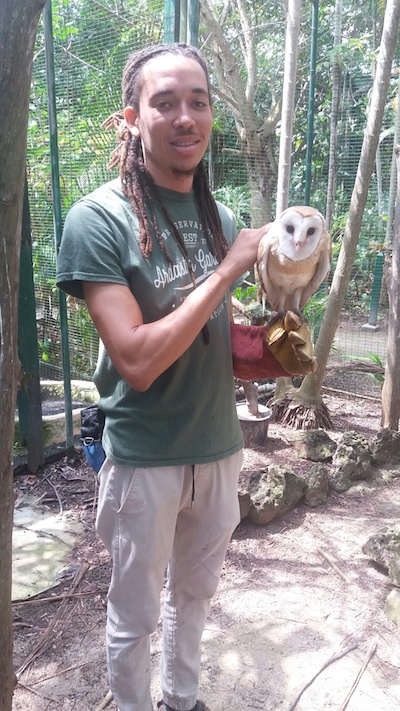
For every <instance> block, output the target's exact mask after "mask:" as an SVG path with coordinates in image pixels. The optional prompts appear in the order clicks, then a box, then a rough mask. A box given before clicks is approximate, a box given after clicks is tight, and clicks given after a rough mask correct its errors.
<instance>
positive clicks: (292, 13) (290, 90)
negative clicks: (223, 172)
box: [276, 0, 301, 217]
mask: <svg viewBox="0 0 400 711" xmlns="http://www.w3.org/2000/svg"><path fill="white" fill-rule="evenodd" d="M300 15H301V0H289V4H288V13H287V24H286V41H285V74H284V78H283V92H282V121H281V139H280V144H279V164H278V186H277V192H276V217H278V215H280V214H281V212H283V210H286V208H287V206H288V202H289V182H290V171H291V167H292V166H291V163H292V137H293V117H294V98H295V91H296V73H297V49H298V46H299V34H300Z"/></svg>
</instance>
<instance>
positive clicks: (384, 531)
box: [362, 524, 400, 587]
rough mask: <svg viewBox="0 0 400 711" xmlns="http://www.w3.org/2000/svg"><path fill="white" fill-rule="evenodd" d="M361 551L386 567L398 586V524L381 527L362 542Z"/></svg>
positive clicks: (399, 561) (399, 582) (399, 566)
mask: <svg viewBox="0 0 400 711" xmlns="http://www.w3.org/2000/svg"><path fill="white" fill-rule="evenodd" d="M362 551H363V553H365V554H366V555H368V556H370V558H372V560H374V561H375V563H378V565H381V566H382V567H383V568H386V570H387V571H388V574H389V576H390V578H391V579H392V581H393V583H394V584H395V585H398V586H399V587H400V524H393V526H385V527H384V528H381V529H380V531H378V532H377V533H375V534H374V535H373V536H371V538H369V539H368V541H367V542H366V543H364V545H363V547H362Z"/></svg>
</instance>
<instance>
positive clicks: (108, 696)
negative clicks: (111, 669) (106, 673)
mask: <svg viewBox="0 0 400 711" xmlns="http://www.w3.org/2000/svg"><path fill="white" fill-rule="evenodd" d="M112 699H113V695H112V691H108V692H107V694H106V695H105V697H104V699H103V701H102V702H101V704H100V705H99V706H98V707H97V708H96V709H95V711H103V709H105V708H107V706H108V704H109V703H111V701H112Z"/></svg>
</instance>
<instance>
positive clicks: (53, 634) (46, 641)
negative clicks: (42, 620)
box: [17, 565, 90, 680]
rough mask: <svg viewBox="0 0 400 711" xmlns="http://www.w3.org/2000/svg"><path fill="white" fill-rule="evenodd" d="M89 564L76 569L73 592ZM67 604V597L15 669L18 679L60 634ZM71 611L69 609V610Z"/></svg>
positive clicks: (72, 585) (72, 584) (72, 586)
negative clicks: (26, 655)
mask: <svg viewBox="0 0 400 711" xmlns="http://www.w3.org/2000/svg"><path fill="white" fill-rule="evenodd" d="M89 567H90V566H89V565H85V566H83V567H82V569H81V570H78V572H77V574H76V575H75V577H74V579H73V580H72V583H71V588H70V589H71V591H72V592H74V591H75V590H76V588H78V587H79V585H80V583H81V581H82V580H83V578H84V576H85V575H86V573H87V571H88V570H89ZM67 606H68V599H64V600H63V601H62V603H61V605H60V606H59V608H58V610H57V612H56V614H55V615H54V617H53V619H52V621H51V622H50V624H49V625H48V627H47V629H46V631H45V633H44V634H43V635H42V637H41V638H40V640H39V641H38V643H37V644H36V645H35V647H34V648H33V650H32V652H31V653H30V654H29V655H28V657H27V658H26V659H25V661H24V662H23V664H21V666H20V668H19V669H18V671H17V678H18V680H19V677H20V676H21V675H22V674H23V673H24V671H26V669H28V667H29V666H30V665H31V664H32V663H33V662H34V661H35V660H36V659H38V658H39V657H40V656H41V655H42V654H43V653H44V652H45V651H46V650H47V649H48V648H49V647H50V646H51V645H52V644H53V643H54V640H55V639H56V638H57V637H58V636H59V635H60V634H61V632H62V630H61V629H60V628H61V627H62V625H63V623H64V622H65V619H66V612H67ZM69 612H71V610H70V611H69Z"/></svg>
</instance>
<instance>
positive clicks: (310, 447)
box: [286, 429, 336, 462]
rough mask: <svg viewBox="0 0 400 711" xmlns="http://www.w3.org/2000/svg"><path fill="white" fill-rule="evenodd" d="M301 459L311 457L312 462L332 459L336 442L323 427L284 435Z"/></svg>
mask: <svg viewBox="0 0 400 711" xmlns="http://www.w3.org/2000/svg"><path fill="white" fill-rule="evenodd" d="M286 439H287V440H288V441H289V442H290V443H291V444H293V448H294V450H295V452H296V454H297V456H298V457H300V458H301V459H311V461H313V462H324V461H326V460H328V459H332V457H333V455H334V453H335V451H336V442H335V441H334V440H333V439H331V438H330V437H329V435H328V434H327V433H326V432H325V430H323V429H319V430H297V431H295V432H290V433H288V434H287V435H286Z"/></svg>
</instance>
